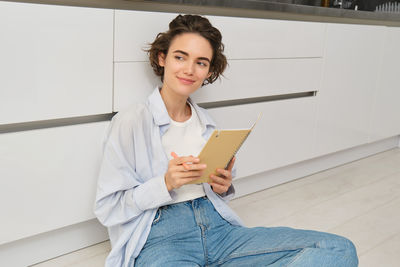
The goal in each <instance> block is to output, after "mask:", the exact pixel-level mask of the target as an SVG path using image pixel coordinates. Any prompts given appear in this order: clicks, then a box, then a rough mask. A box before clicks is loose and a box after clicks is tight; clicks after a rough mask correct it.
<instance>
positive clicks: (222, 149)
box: [190, 114, 261, 184]
mask: <svg viewBox="0 0 400 267" xmlns="http://www.w3.org/2000/svg"><path fill="white" fill-rule="evenodd" d="M260 115H261V114H260ZM259 118H260V116H259V117H258V119H259ZM258 119H257V121H258ZM257 121H256V122H257ZM256 122H255V123H254V124H253V126H252V127H251V128H250V129H238V130H214V132H213V133H212V134H211V136H210V138H209V139H208V141H207V143H206V144H205V145H204V147H203V149H202V150H201V152H200V154H199V155H198V157H199V158H200V163H205V164H207V168H206V169H205V170H204V173H203V176H202V177H200V178H199V179H197V180H195V181H193V182H190V184H200V183H208V182H211V179H210V178H209V177H210V174H212V173H214V174H216V172H215V170H216V169H217V168H221V169H225V168H226V167H227V166H228V164H229V162H230V161H231V159H232V158H233V156H235V154H236V152H237V151H238V150H239V148H240V147H241V146H242V144H243V143H244V141H245V140H246V138H247V137H248V136H249V134H250V132H251V131H252V130H253V128H254V126H255V125H256Z"/></svg>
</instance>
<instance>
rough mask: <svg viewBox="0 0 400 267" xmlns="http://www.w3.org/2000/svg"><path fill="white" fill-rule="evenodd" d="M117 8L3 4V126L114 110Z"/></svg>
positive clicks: (0, 115) (0, 47)
mask: <svg viewBox="0 0 400 267" xmlns="http://www.w3.org/2000/svg"><path fill="white" fill-rule="evenodd" d="M113 12H114V11H113V10H111V9H96V8H84V7H68V6H57V5H43V4H27V3H15V2H5V1H1V2H0V38H1V42H0V58H1V60H0V124H10V123H19V122H27V121H36V120H47V119H56V118H65V117H75V116H84V115H92V114H102V113H109V112H111V111H112V74H113V73H112V67H113V65H112V64H113Z"/></svg>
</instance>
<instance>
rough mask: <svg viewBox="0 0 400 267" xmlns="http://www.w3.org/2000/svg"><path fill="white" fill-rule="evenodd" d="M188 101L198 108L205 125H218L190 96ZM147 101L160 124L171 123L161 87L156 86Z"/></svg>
mask: <svg viewBox="0 0 400 267" xmlns="http://www.w3.org/2000/svg"><path fill="white" fill-rule="evenodd" d="M188 101H189V102H190V104H192V106H193V108H194V109H195V110H196V112H197V116H198V117H199V119H200V122H201V124H202V125H204V126H205V127H207V126H211V127H214V128H215V127H216V124H215V122H214V121H213V120H212V119H211V117H210V116H208V114H206V113H205V112H204V111H203V110H201V108H200V107H199V106H198V105H197V104H196V103H194V102H193V100H192V99H191V98H190V97H189V98H188ZM147 103H148V106H149V108H150V112H151V113H152V115H153V118H154V122H155V123H156V124H157V125H158V126H163V125H166V124H170V123H171V119H170V117H169V115H168V111H167V108H166V106H165V103H164V101H163V100H162V98H161V94H160V89H159V88H158V87H156V88H155V89H154V91H153V93H152V94H151V95H150V96H149V97H148V99H147Z"/></svg>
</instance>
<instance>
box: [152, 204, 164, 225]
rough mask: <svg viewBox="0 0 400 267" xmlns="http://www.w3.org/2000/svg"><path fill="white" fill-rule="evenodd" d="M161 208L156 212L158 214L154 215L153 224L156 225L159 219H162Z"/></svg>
mask: <svg viewBox="0 0 400 267" xmlns="http://www.w3.org/2000/svg"><path fill="white" fill-rule="evenodd" d="M161 213H162V212H161V208H159V209H158V210H157V212H156V215H155V216H154V220H153V223H152V224H151V225H155V224H157V223H158V222H159V221H160V219H161Z"/></svg>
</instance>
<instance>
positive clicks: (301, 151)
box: [208, 97, 317, 178]
mask: <svg viewBox="0 0 400 267" xmlns="http://www.w3.org/2000/svg"><path fill="white" fill-rule="evenodd" d="M316 103H317V102H316V98H315V97H304V98H298V99H288V100H282V101H271V102H263V103H256V104H245V105H237V106H231V107H221V108H211V109H209V110H208V111H209V113H210V115H211V116H212V117H213V118H214V120H215V121H216V123H217V125H219V126H220V127H221V128H223V129H237V128H249V127H250V126H251V125H252V123H253V122H255V121H256V119H257V116H258V114H259V113H260V112H262V116H261V118H260V120H259V121H258V123H257V124H256V126H255V128H254V130H253V131H252V132H251V133H250V135H249V137H248V139H247V140H246V143H245V144H244V145H243V147H242V148H241V149H240V150H239V152H238V154H237V164H236V166H237V178H243V177H246V176H250V175H253V174H257V173H262V172H265V171H269V170H272V169H275V168H279V167H282V166H286V165H289V164H292V163H296V162H300V161H303V160H305V159H309V158H310V157H311V156H312V144H313V141H314V136H313V134H314V131H313V130H314V123H315V107H316Z"/></svg>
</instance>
